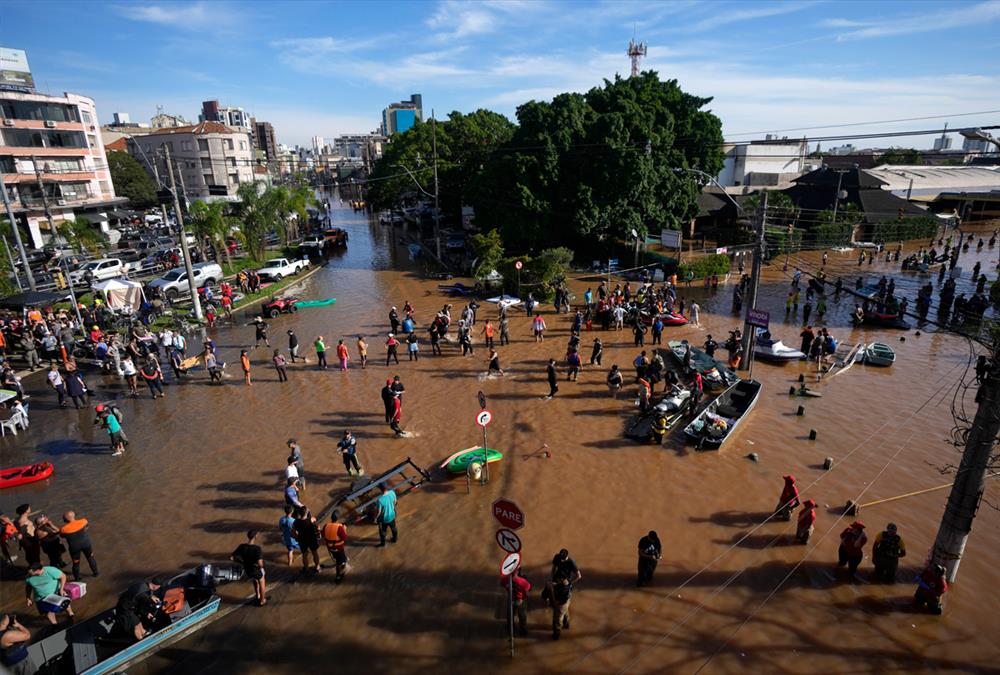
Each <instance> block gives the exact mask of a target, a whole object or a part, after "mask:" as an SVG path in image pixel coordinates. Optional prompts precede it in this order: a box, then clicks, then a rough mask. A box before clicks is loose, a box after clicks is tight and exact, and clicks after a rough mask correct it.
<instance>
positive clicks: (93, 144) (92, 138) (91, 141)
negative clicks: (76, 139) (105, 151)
mask: <svg viewBox="0 0 1000 675" xmlns="http://www.w3.org/2000/svg"><path fill="white" fill-rule="evenodd" d="M87 143H88V144H89V145H90V147H92V148H96V147H97V137H96V136H94V134H87Z"/></svg>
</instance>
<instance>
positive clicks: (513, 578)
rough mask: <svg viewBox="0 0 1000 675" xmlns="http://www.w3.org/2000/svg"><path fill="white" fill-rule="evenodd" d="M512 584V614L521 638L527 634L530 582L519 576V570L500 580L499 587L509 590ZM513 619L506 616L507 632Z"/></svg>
mask: <svg viewBox="0 0 1000 675" xmlns="http://www.w3.org/2000/svg"><path fill="white" fill-rule="evenodd" d="M511 583H513V584H514V591H513V595H514V613H515V614H517V624H518V634H519V635H521V636H522V637H524V636H526V635H527V634H528V592H529V591H530V590H531V582H530V581H528V580H527V579H525V578H524V577H523V576H522V575H521V568H520V567H518V568H517V570H516V571H515V572H514V573H513V574H511V575H510V576H505V577H503V578H502V579H501V580H500V585H501V586H503V587H504V588H509V587H510V585H511ZM513 621H514V617H513V616H511V615H508V616H507V631H508V632H510V631H511V629H512V628H513V626H512V625H511V623H512V622H513Z"/></svg>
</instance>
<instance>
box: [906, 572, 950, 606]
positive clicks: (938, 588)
mask: <svg viewBox="0 0 1000 675" xmlns="http://www.w3.org/2000/svg"><path fill="white" fill-rule="evenodd" d="M947 592H948V581H947V579H945V569H944V565H928V567H927V569H925V570H924V571H923V572H921V573H920V576H919V577H917V592H916V593H914V594H913V601H914V602H915V603H916V604H917V607H924V606H926V607H927V609H928V610H929V611H930V613H931V614H941V612H942V611H943V610H944V606H943V605H942V603H941V596H943V595H944V594H945V593H947Z"/></svg>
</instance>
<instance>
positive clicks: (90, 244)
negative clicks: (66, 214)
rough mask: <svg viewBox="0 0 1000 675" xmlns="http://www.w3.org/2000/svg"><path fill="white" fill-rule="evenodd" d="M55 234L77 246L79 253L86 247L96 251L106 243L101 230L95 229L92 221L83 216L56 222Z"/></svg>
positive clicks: (93, 251)
mask: <svg viewBox="0 0 1000 675" xmlns="http://www.w3.org/2000/svg"><path fill="white" fill-rule="evenodd" d="M55 226H56V232H55V234H56V235H58V236H60V237H62V238H63V239H65V240H66V243H67V244H69V245H70V246H71V247H73V248H75V249H76V250H77V251H78V252H79V253H83V251H84V249H87V250H89V251H90V252H91V253H96V252H97V251H98V249H100V247H101V244H103V243H104V236H103V235H102V234H101V232H100V230H95V229H94V227H93V225H91V224H90V221H89V220H87V219H86V218H84V217H83V216H77V217H76V219H75V220H63V221H60V222H58V223H55Z"/></svg>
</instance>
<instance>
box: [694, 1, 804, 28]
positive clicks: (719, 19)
mask: <svg viewBox="0 0 1000 675" xmlns="http://www.w3.org/2000/svg"><path fill="white" fill-rule="evenodd" d="M815 4H816V3H815V2H783V3H776V4H773V5H769V6H765V7H757V8H755V9H735V10H732V11H725V10H723V9H721V8H720V7H721V6H716V7H717V9H716V10H715V13H713V14H712V15H711V16H709V17H708V18H705V19H702V20H701V21H698V22H697V23H695V24H694V25H692V26H691V27H690V30H694V31H702V30H709V29H711V28H717V27H719V26H724V25H726V24H729V23H739V22H742V21H752V20H754V19H763V18H766V17H769V16H777V15H779V14H788V13H790V12H798V11H800V10H803V9H806V8H807V7H812V6H813V5H815Z"/></svg>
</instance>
